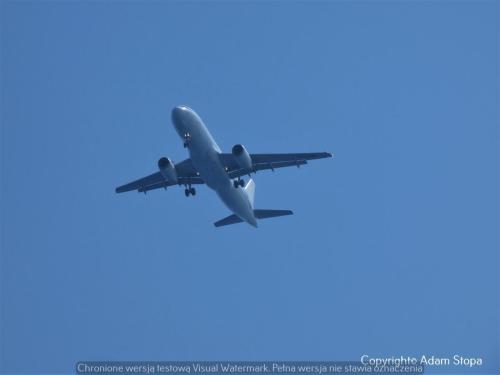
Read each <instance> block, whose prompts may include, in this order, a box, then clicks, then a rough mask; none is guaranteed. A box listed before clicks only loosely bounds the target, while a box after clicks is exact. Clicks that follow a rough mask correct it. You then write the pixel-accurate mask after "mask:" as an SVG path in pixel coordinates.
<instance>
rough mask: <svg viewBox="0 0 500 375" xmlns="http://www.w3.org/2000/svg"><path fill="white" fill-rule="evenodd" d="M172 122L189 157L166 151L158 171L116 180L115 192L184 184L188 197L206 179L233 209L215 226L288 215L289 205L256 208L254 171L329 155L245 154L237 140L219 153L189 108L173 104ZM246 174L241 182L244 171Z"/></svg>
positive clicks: (255, 221) (228, 206)
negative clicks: (120, 181)
mask: <svg viewBox="0 0 500 375" xmlns="http://www.w3.org/2000/svg"><path fill="white" fill-rule="evenodd" d="M172 123H173V125H174V127H175V130H176V131H177V133H178V134H179V136H180V137H181V138H182V141H183V144H184V148H186V149H187V150H188V151H189V156H190V158H188V159H185V160H183V161H181V162H179V163H177V164H174V163H173V162H172V160H170V159H169V158H167V157H162V158H161V159H159V160H158V169H159V171H158V172H156V173H153V174H151V175H149V176H146V177H143V178H140V179H138V180H136V181H133V182H130V183H128V184H125V185H122V186H119V187H117V188H116V190H115V191H116V193H123V192H127V191H132V190H137V191H138V192H143V193H144V194H146V192H147V191H149V190H153V189H159V188H164V189H165V190H166V189H167V187H168V186H172V185H179V186H181V185H184V187H185V190H184V194H185V195H186V197H189V196H190V195H192V196H194V195H196V189H195V188H194V187H193V186H192V185H201V184H206V185H207V186H208V187H209V188H211V189H213V190H215V192H216V193H217V195H218V196H219V198H220V199H221V200H222V202H224V204H225V205H226V206H227V208H229V210H231V212H232V213H233V214H232V215H229V216H227V217H225V218H224V219H221V220H219V221H217V222H215V223H214V225H215V226H216V227H221V226H225V225H230V224H236V223H241V222H247V223H248V224H250V225H252V226H254V227H257V219H266V218H271V217H277V216H286V215H292V214H293V212H292V211H290V210H268V209H254V196H255V182H254V181H253V179H252V178H251V174H252V173H254V174H255V173H256V172H257V171H261V170H267V169H270V170H272V171H273V172H274V170H275V169H277V168H283V167H291V166H297V167H300V166H301V165H304V164H307V161H308V160H313V159H322V158H330V157H332V154H330V153H328V152H314V153H298V154H249V153H248V151H247V150H246V148H245V147H244V146H243V145H241V144H237V145H235V146H234V147H233V148H232V150H231V153H222V151H221V149H220V148H219V146H218V145H217V143H216V142H215V140H214V139H213V137H212V135H211V134H210V132H209V131H208V129H207V127H206V126H205V124H204V123H203V121H202V120H201V118H200V116H198V115H197V114H196V112H195V111H193V110H192V109H191V108H189V107H187V106H185V105H181V106H177V107H175V108H174V109H173V110H172ZM246 175H248V176H249V177H250V179H249V181H248V182H247V183H246V184H245V182H244V180H243V179H242V177H243V176H246Z"/></svg>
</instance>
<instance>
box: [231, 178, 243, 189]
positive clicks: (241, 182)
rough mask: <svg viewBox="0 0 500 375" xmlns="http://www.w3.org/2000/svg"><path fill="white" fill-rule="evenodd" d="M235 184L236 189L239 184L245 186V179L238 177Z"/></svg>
mask: <svg viewBox="0 0 500 375" xmlns="http://www.w3.org/2000/svg"><path fill="white" fill-rule="evenodd" d="M233 186H234V188H235V189H237V188H238V186H241V187H243V186H245V181H244V180H243V179H242V178H238V179H237V180H234V181H233Z"/></svg>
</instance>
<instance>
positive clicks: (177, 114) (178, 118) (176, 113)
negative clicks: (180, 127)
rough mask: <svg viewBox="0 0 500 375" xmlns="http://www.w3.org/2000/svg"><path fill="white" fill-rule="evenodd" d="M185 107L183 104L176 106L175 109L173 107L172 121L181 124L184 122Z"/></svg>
mask: <svg viewBox="0 0 500 375" xmlns="http://www.w3.org/2000/svg"><path fill="white" fill-rule="evenodd" d="M183 109H184V108H183V107H182V106H179V107H175V108H174V109H172V122H173V123H174V124H176V125H177V124H180V123H181V122H182V112H183Z"/></svg>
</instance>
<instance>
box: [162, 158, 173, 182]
mask: <svg viewBox="0 0 500 375" xmlns="http://www.w3.org/2000/svg"><path fill="white" fill-rule="evenodd" d="M158 169H159V170H160V173H161V175H162V176H163V178H164V179H165V180H167V181H168V182H172V183H174V184H176V183H177V171H176V170H175V165H174V163H172V160H170V159H169V158H161V159H160V160H158Z"/></svg>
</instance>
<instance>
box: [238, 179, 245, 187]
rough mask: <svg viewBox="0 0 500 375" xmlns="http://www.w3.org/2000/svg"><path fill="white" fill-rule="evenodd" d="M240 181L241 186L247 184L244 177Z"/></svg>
mask: <svg viewBox="0 0 500 375" xmlns="http://www.w3.org/2000/svg"><path fill="white" fill-rule="evenodd" d="M238 183H239V185H240V186H241V187H243V186H245V180H243V179H241V180H239V181H238Z"/></svg>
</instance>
